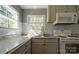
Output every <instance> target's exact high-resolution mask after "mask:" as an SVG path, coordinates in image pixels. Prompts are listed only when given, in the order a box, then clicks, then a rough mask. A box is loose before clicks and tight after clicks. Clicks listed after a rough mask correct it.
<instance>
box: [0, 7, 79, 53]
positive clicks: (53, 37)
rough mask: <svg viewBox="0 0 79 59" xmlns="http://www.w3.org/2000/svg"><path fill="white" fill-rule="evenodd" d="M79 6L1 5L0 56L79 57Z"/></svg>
mask: <svg viewBox="0 0 79 59" xmlns="http://www.w3.org/2000/svg"><path fill="white" fill-rule="evenodd" d="M78 27H79V5H0V54H71V53H72V54H78V53H79V28H78Z"/></svg>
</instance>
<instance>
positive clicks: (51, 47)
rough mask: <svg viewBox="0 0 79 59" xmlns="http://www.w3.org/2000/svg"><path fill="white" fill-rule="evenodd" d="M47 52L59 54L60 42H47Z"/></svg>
mask: <svg viewBox="0 0 79 59" xmlns="http://www.w3.org/2000/svg"><path fill="white" fill-rule="evenodd" d="M45 53H46V54H57V53H58V43H46V46H45Z"/></svg>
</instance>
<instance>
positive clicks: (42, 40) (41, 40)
mask: <svg viewBox="0 0 79 59" xmlns="http://www.w3.org/2000/svg"><path fill="white" fill-rule="evenodd" d="M44 41H45V39H42V38H41V39H40V38H38V39H32V42H36V43H37V42H41V43H42V42H44Z"/></svg>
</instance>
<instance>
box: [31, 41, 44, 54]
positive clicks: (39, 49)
mask: <svg viewBox="0 0 79 59" xmlns="http://www.w3.org/2000/svg"><path fill="white" fill-rule="evenodd" d="M43 44H44V43H32V53H33V54H42V53H44V46H43Z"/></svg>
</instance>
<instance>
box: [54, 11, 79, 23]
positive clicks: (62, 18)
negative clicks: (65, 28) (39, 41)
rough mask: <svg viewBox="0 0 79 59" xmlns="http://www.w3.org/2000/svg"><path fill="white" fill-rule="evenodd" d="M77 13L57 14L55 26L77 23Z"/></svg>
mask: <svg viewBox="0 0 79 59" xmlns="http://www.w3.org/2000/svg"><path fill="white" fill-rule="evenodd" d="M77 22H78V18H77V13H76V12H72V13H56V20H55V21H54V24H73V23H77Z"/></svg>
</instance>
